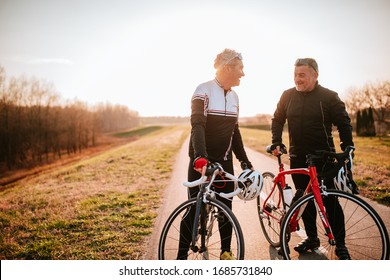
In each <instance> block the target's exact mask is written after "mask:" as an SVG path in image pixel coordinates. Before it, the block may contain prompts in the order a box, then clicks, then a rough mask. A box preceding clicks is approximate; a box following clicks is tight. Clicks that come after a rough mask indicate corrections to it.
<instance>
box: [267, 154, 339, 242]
mask: <svg viewBox="0 0 390 280" xmlns="http://www.w3.org/2000/svg"><path fill="white" fill-rule="evenodd" d="M278 163H279V173H278V174H277V175H276V176H275V178H274V185H273V188H272V191H271V193H270V194H269V195H268V197H267V198H266V199H265V200H264V205H263V209H264V211H265V212H266V214H267V215H268V216H270V217H272V218H273V219H278V218H277V217H275V216H274V215H272V214H271V213H270V212H269V211H267V208H266V207H265V206H266V205H267V202H268V200H269V198H270V197H271V195H272V193H273V192H274V191H275V189H276V187H277V185H279V184H280V186H281V187H282V189H284V188H285V186H286V175H292V174H302V175H307V176H309V177H310V180H309V183H308V185H307V187H306V190H305V194H308V193H311V192H312V193H313V195H314V198H315V201H316V203H317V205H316V207H317V211H318V213H319V216H320V219H321V222H322V224H323V225H324V228H325V231H326V234H327V236H328V238H329V242H330V244H335V243H336V241H335V239H334V236H333V233H332V230H331V228H330V224H329V221H328V219H327V217H326V210H325V206H324V203H323V201H322V196H321V187H320V185H319V182H318V178H317V169H316V167H315V165H314V162H313V161H311V160H310V161H309V167H308V168H294V169H290V170H284V164H283V163H282V161H281V155H279V156H278ZM321 186H322V183H321ZM280 195H283V194H282V193H281V194H280ZM281 202H282V199H279V201H278V207H279V206H280V203H281ZM304 210H305V208H301V209H300V210H299V211H298V212H296V214H294V216H293V218H292V220H291V224H290V230H291V231H296V230H297V227H298V221H299V219H300V218H301V216H302V214H303V211H304ZM279 223H281V220H280V219H279Z"/></svg>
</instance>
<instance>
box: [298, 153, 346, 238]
mask: <svg viewBox="0 0 390 280" xmlns="http://www.w3.org/2000/svg"><path fill="white" fill-rule="evenodd" d="M322 165H323V164H321V163H319V164H317V165H316V167H317V170H321V169H322ZM303 167H305V168H306V167H307V163H306V161H298V160H293V159H292V160H291V162H290V168H291V169H293V168H303ZM291 176H292V179H293V181H294V185H295V188H296V189H297V190H298V189H301V190H303V191H304V190H305V189H306V187H307V185H308V184H309V180H310V178H309V176H307V175H301V174H293V175H291ZM324 184H325V186H327V188H329V189H334V183H333V178H327V179H326V180H325V181H324ZM323 201H324V205H325V208H326V212H327V216H328V220H329V223H330V226H331V227H332V231H333V234H334V236H335V239H336V243H337V245H345V224H344V213H343V210H342V208H341V206H340V203H339V201H338V199H337V198H334V197H332V198H330V197H329V198H324V197H323ZM302 219H303V223H304V224H305V230H306V234H307V236H308V237H309V238H317V226H316V208H315V205H314V202H313V201H311V202H309V203H308V205H307V206H306V209H305V211H304V212H303V214H302Z"/></svg>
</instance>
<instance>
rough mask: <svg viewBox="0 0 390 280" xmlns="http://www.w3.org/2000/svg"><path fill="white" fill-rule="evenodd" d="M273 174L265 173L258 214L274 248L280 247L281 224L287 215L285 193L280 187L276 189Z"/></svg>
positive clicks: (265, 234) (266, 235)
mask: <svg viewBox="0 0 390 280" xmlns="http://www.w3.org/2000/svg"><path fill="white" fill-rule="evenodd" d="M274 178H275V175H274V174H272V173H271V172H264V173H263V187H262V189H261V191H260V195H259V196H258V197H257V213H258V214H259V221H260V225H261V229H262V230H263V233H264V236H265V238H266V239H267V241H268V242H269V243H270V244H271V245H272V246H274V247H279V246H280V236H279V234H280V224H281V220H282V218H283V215H284V213H285V211H284V208H283V207H284V199H283V192H282V188H281V186H280V185H276V186H275V188H274V182H273V179H274Z"/></svg>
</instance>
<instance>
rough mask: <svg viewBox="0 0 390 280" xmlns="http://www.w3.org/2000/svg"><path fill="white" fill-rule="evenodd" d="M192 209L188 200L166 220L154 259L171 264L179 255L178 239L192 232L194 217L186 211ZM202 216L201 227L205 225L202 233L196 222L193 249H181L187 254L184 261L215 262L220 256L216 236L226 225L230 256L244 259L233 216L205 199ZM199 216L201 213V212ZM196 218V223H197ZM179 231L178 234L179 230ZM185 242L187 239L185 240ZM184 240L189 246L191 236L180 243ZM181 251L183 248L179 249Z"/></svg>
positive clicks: (212, 200)
mask: <svg viewBox="0 0 390 280" xmlns="http://www.w3.org/2000/svg"><path fill="white" fill-rule="evenodd" d="M195 207H196V198H193V199H190V200H188V201H185V202H183V203H182V204H181V205H179V206H178V207H177V208H176V209H175V210H174V211H173V212H172V214H171V215H170V216H169V218H168V220H167V221H166V223H165V225H164V227H163V230H162V232H161V236H160V241H159V246H158V258H159V259H160V260H175V259H177V257H178V252H179V240H180V235H181V234H183V232H184V231H186V230H187V232H192V227H193V224H194V223H193V220H194V216H195V215H192V214H191V213H194V212H195V211H190V210H191V209H195ZM204 212H205V213H206V215H205V216H204V218H205V219H203V222H204V224H205V225H206V227H205V229H203V230H200V228H201V227H200V225H201V221H199V222H197V224H198V226H199V228H198V230H197V238H196V244H195V246H194V247H195V248H192V249H190V248H188V251H187V248H185V249H184V250H185V251H187V258H186V259H188V260H219V259H220V253H221V246H222V242H223V241H222V240H221V234H220V232H219V230H220V227H219V223H221V225H223V226H226V223H227V224H229V225H230V226H231V227H232V233H231V235H230V236H228V238H231V243H230V244H231V245H230V246H231V252H232V253H233V255H234V256H235V257H236V258H237V259H240V260H242V259H244V237H243V234H242V230H241V226H240V224H239V223H238V220H237V218H236V217H235V215H234V214H233V212H232V211H231V210H230V209H229V208H228V207H227V206H226V205H225V204H223V203H222V202H220V201H218V200H216V199H213V198H209V199H208V200H207V203H206V208H205V211H204ZM201 213H202V211H201ZM187 215H192V216H193V217H191V218H188V216H187ZM185 217H187V218H186V220H188V221H189V222H188V223H186V222H183V223H182V221H183V219H184V218H185ZM201 219H202V218H201V216H200V220H201ZM180 227H182V230H180ZM186 238H187V239H186ZM223 238H227V237H226V236H224V237H223ZM183 239H184V240H187V241H188V242H187V244H188V245H189V244H190V241H191V236H186V237H183V236H182V238H181V240H183ZM202 239H203V240H204V243H205V246H206V249H205V250H204V251H203V250H201V249H200V248H201V247H202V246H201V242H202ZM181 251H183V248H181Z"/></svg>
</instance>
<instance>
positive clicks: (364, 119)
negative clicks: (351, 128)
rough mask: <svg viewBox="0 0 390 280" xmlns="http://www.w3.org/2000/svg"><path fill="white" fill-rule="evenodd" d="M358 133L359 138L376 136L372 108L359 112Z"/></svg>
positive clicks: (357, 119) (357, 118)
mask: <svg viewBox="0 0 390 280" xmlns="http://www.w3.org/2000/svg"><path fill="white" fill-rule="evenodd" d="M356 133H357V135H358V136H375V135H376V132H375V122H374V115H373V110H372V108H371V107H370V108H368V109H363V110H359V111H358V112H357V117H356Z"/></svg>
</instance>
